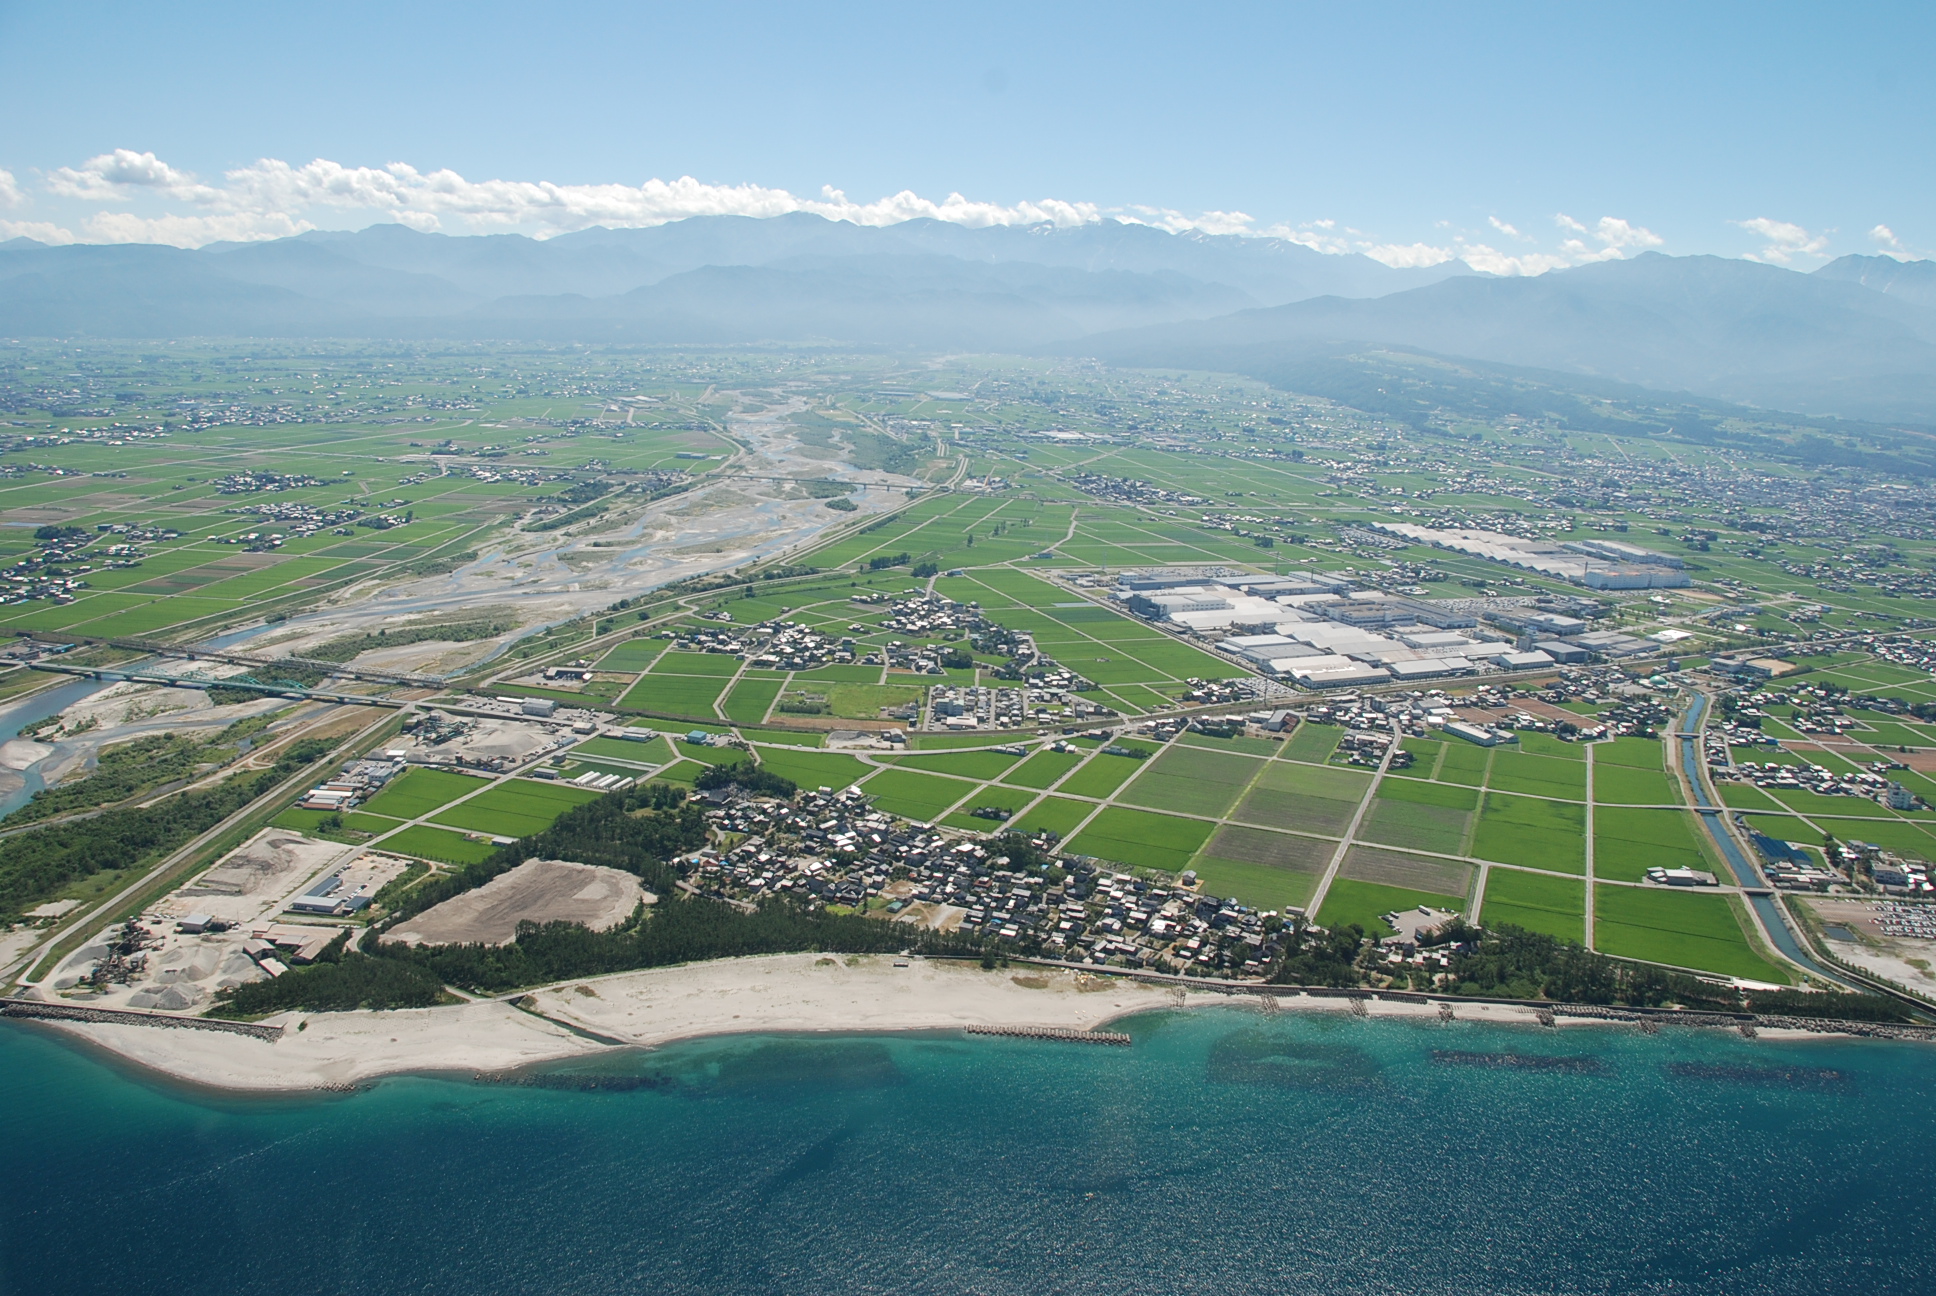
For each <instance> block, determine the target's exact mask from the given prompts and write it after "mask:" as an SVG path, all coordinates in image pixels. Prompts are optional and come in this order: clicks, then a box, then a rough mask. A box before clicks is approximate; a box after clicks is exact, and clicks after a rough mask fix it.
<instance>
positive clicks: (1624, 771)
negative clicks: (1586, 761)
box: [1593, 760, 1681, 805]
mask: <svg viewBox="0 0 1936 1296" xmlns="http://www.w3.org/2000/svg"><path fill="white" fill-rule="evenodd" d="M1593 799H1594V800H1595V801H1599V802H1604V803H1606V804H1610V805H1679V804H1680V803H1681V794H1680V789H1679V788H1677V787H1676V786H1675V785H1674V783H1673V782H1672V781H1671V780H1670V779H1669V778H1668V777H1667V775H1666V774H1664V773H1662V772H1661V771H1659V770H1651V769H1643V768H1641V767H1640V766H1638V765H1605V764H1601V763H1600V762H1599V761H1597V760H1596V761H1595V762H1594V768H1593Z"/></svg>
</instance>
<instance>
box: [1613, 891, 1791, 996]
mask: <svg viewBox="0 0 1936 1296" xmlns="http://www.w3.org/2000/svg"><path fill="white" fill-rule="evenodd" d="M1740 903H1741V901H1740V900H1739V899H1737V898H1736V897H1734V896H1726V895H1713V894H1708V895H1700V894H1690V893H1688V892H1686V891H1681V890H1675V889H1668V888H1661V889H1658V890H1656V889H1653V888H1650V887H1622V886H1604V885H1602V886H1597V887H1595V888H1594V893H1593V944H1594V946H1595V948H1597V949H1598V950H1599V951H1600V952H1601V953H1602V954H1612V955H1615V956H1616V957H1620V958H1634V959H1643V960H1645V961H1647V962H1649V963H1668V964H1672V965H1674V966H1675V967H1684V968H1695V969H1697V970H1699V971H1702V972H1719V973H1721V974H1722V975H1724V976H1738V977H1745V978H1748V979H1749V980H1753V981H1770V982H1774V983H1776V984H1778V985H1787V984H1789V983H1790V980H1791V978H1790V977H1789V975H1788V973H1786V972H1784V971H1783V970H1782V969H1781V968H1779V967H1777V966H1776V965H1775V964H1774V963H1772V962H1770V961H1769V960H1768V959H1766V958H1764V957H1762V955H1761V954H1760V953H1759V952H1758V951H1757V950H1756V948H1755V945H1754V944H1753V943H1752V942H1750V941H1749V939H1748V932H1747V927H1746V919H1745V917H1744V915H1743V914H1742V913H1741V911H1740V910H1739V909H1738V908H1737V906H1738V905H1739V904H1740Z"/></svg>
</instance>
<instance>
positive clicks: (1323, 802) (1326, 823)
mask: <svg viewBox="0 0 1936 1296" xmlns="http://www.w3.org/2000/svg"><path fill="white" fill-rule="evenodd" d="M1370 782H1371V776H1370V775H1368V774H1362V773H1360V772H1358V771H1357V770H1344V769H1335V768H1331V767H1328V766H1323V765H1297V764H1292V763H1290V762H1288V761H1272V762H1271V763H1270V764H1268V765H1266V766H1265V767H1264V769H1263V771H1262V772H1261V773H1260V774H1259V775H1258V777H1257V781H1256V783H1255V784H1253V785H1252V786H1251V789H1250V792H1249V793H1248V794H1247V795H1246V796H1245V797H1244V799H1243V802H1242V804H1240V805H1239V806H1238V807H1237V809H1236V811H1235V813H1234V814H1233V815H1232V816H1231V817H1232V818H1234V819H1238V820H1241V821H1243V822H1244V823H1249V824H1257V825H1259V826H1261V827H1266V828H1289V829H1293V830H1295V831H1298V832H1308V833H1323V834H1327V835H1331V836H1335V835H1337V834H1339V833H1341V832H1343V831H1344V830H1345V828H1346V827H1348V826H1349V825H1350V823H1351V817H1352V816H1353V815H1354V814H1356V813H1357V812H1358V803H1359V801H1360V800H1362V799H1363V797H1364V793H1365V787H1366V786H1367V785H1368V784H1369V783H1370Z"/></svg>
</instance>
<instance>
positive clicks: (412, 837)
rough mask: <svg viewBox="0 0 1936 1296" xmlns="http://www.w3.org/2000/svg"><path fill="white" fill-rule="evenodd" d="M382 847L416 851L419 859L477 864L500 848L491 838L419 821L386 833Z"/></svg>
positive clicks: (408, 853)
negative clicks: (483, 838) (482, 837)
mask: <svg viewBox="0 0 1936 1296" xmlns="http://www.w3.org/2000/svg"><path fill="white" fill-rule="evenodd" d="M382 849H384V850H386V851H395V852H396V853H397V854H399V855H414V856H416V857H417V858H418V859H427V860H435V861H436V862H437V863H439V864H477V863H481V862H483V861H484V860H487V859H489V858H491V856H493V855H495V854H497V851H498V848H497V847H496V846H495V845H493V844H492V843H490V842H487V841H477V840H475V839H474V838H470V837H466V836H464V835H463V834H462V833H454V832H449V831H446V830H445V829H442V828H432V827H430V826H429V825H428V824H415V825H412V826H411V827H409V828H405V829H404V830H403V831H402V832H400V833H397V834H396V835H395V836H392V837H385V838H384V839H383V842H382Z"/></svg>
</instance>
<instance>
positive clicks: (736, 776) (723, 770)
mask: <svg viewBox="0 0 1936 1296" xmlns="http://www.w3.org/2000/svg"><path fill="white" fill-rule="evenodd" d="M692 785H693V786H694V787H696V788H698V789H699V790H700V791H701V792H710V791H712V790H713V789H714V788H723V787H739V788H743V789H745V790H746V791H748V792H751V793H752V794H753V795H754V796H770V797H790V796H792V795H793V794H794V793H795V792H798V791H799V790H800V785H799V784H798V783H795V782H794V781H793V780H792V779H790V778H781V777H780V776H779V775H778V774H775V773H772V772H771V771H769V770H764V769H761V768H760V767H759V766H757V765H754V764H751V763H750V762H745V761H741V762H738V763H736V764H730V765H708V766H707V767H706V768H705V770H704V771H702V772H701V773H700V775H699V777H698V778H696V779H694V780H693V781H692Z"/></svg>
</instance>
